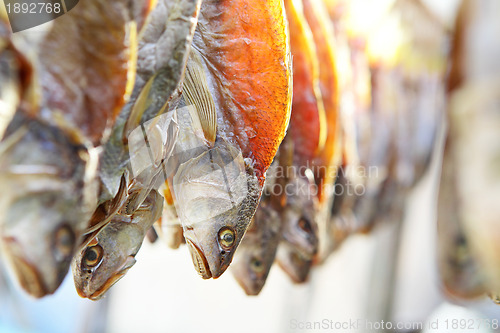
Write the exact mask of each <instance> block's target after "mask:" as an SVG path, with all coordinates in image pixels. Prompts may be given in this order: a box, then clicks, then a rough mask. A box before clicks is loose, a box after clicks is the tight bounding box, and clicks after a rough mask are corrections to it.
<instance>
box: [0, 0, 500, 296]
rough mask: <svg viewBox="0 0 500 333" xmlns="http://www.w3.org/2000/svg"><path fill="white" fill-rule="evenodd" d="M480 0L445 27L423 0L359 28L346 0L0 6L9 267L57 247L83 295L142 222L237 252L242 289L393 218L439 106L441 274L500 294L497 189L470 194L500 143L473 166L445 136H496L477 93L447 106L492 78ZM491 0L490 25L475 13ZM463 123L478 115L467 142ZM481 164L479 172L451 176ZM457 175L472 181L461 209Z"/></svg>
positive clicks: (209, 260)
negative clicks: (20, 12) (48, 12)
mask: <svg viewBox="0 0 500 333" xmlns="http://www.w3.org/2000/svg"><path fill="white" fill-rule="evenodd" d="M357 2H358V5H359V3H363V1H357ZM493 2H494V1H487V0H482V1H480V2H479V3H481V5H482V6H484V8H483V7H481V5H478V4H477V3H474V2H473V1H464V3H465V4H464V6H467V5H468V6H473V5H471V3H474V5H476V6H478V8H479V9H477V11H475V12H474V13H475V14H474V15H476V17H473V19H471V18H470V17H469V16H471V15H472V14H470V13H469V12H467V13H469V14H463V15H461V17H462V18H461V19H459V20H458V21H457V27H456V29H455V30H454V31H452V32H451V33H450V31H449V30H448V29H447V27H445V26H444V25H443V24H442V23H441V22H440V21H439V19H437V18H435V17H433V16H432V14H430V12H429V10H428V9H427V8H426V7H425V6H424V5H423V4H422V3H421V2H420V1H419V0H396V1H395V2H394V3H393V4H392V6H391V7H390V8H388V10H387V12H386V13H385V14H384V16H383V18H382V20H381V22H379V23H377V24H376V25H375V28H373V29H368V30H367V29H365V30H360V29H356V28H357V26H356V24H354V23H353V22H356V21H363V19H362V18H359V17H357V18H356V14H357V13H358V15H361V14H360V13H361V11H359V12H356V10H355V7H356V6H354V5H353V4H352V3H349V2H348V1H342V0H323V1H318V0H268V1H249V0H223V1H220V0H203V1H202V0H174V1H172V0H158V1H146V0H143V1H141V0H134V1H114V2H100V1H97V0H87V1H85V2H81V3H79V4H78V5H77V6H76V7H75V8H74V9H72V10H71V11H70V12H68V13H67V14H66V15H64V16H62V17H60V18H58V19H56V20H54V21H53V22H52V23H51V25H50V27H49V28H48V29H47V31H45V32H44V33H43V34H40V36H38V40H37V41H36V43H28V42H27V41H26V40H25V39H27V38H28V37H25V36H22V33H21V34H20V37H19V38H17V39H16V38H14V36H13V34H12V33H11V32H10V31H9V27H8V23H7V19H6V17H5V15H4V14H2V16H1V17H0V18H1V22H0V23H2V25H0V39H1V43H0V75H1V77H0V86H1V89H0V108H1V109H0V138H1V142H0V184H1V185H0V186H1V188H2V189H3V191H2V192H3V193H2V196H1V197H0V208H1V209H0V249H1V250H0V252H2V255H3V258H5V260H6V261H7V262H8V264H9V268H10V271H11V272H12V275H13V276H14V278H15V279H16V280H17V281H18V282H19V284H20V286H21V287H22V288H23V289H25V290H26V291H27V292H28V293H29V294H31V295H33V296H35V297H43V296H45V295H47V294H51V293H54V292H55V291H56V290H57V288H58V287H59V285H60V284H61V282H62V280H63V279H64V277H65V275H66V274H67V272H68V269H69V267H70V266H71V267H72V273H73V276H74V281H75V286H76V289H77V292H78V294H79V295H80V296H82V297H86V298H90V299H92V300H97V299H99V298H101V297H102V296H103V295H104V294H105V293H106V291H108V290H109V288H110V287H111V286H112V285H113V284H114V283H116V282H117V281H118V280H119V279H121V278H122V277H123V276H124V275H125V274H126V273H127V271H128V270H129V269H130V268H131V267H132V266H133V265H134V263H135V256H136V254H137V253H138V251H139V250H140V248H141V245H142V243H143V242H144V241H145V239H146V238H147V236H148V235H151V234H157V235H158V236H159V241H160V242H164V243H165V244H166V245H167V246H169V247H171V248H174V249H175V248H178V247H179V246H187V247H188V249H189V252H190V254H191V257H192V261H193V264H194V267H195V270H196V271H197V272H198V274H199V275H200V276H201V277H202V278H204V279H209V278H218V277H219V276H221V275H222V274H223V273H224V272H225V271H226V270H227V269H228V267H229V266H230V265H231V268H230V270H231V271H232V273H233V275H234V277H235V278H236V280H237V281H238V282H239V284H240V285H241V286H242V288H243V289H244V291H245V292H246V293H247V294H249V295H256V294H258V293H259V292H260V291H261V290H262V288H263V286H264V284H265V281H266V279H267V276H268V274H269V271H270V269H271V267H272V266H273V264H274V263H275V262H277V263H278V265H279V266H280V267H281V268H282V269H283V270H284V271H285V272H286V273H287V274H288V275H289V276H290V278H291V279H292V281H294V282H296V283H302V282H305V281H307V279H308V276H309V274H310V272H311V270H312V269H314V266H316V265H321V264H322V263H323V262H325V261H326V260H327V258H329V257H330V255H331V254H332V253H333V252H334V250H335V249H337V248H338V247H339V246H340V245H341V243H342V242H343V241H344V240H345V239H346V238H347V237H348V236H349V235H352V234H355V233H359V232H369V231H370V230H371V229H372V228H373V227H374V226H376V225H378V224H379V223H382V222H385V221H387V222H391V223H400V222H401V219H402V217H403V212H404V204H405V198H406V196H407V194H408V192H409V191H410V190H411V188H412V187H413V186H414V185H415V184H417V183H418V181H419V180H420V179H421V178H422V177H423V175H424V174H425V172H426V170H427V167H428V165H429V163H430V160H431V156H432V154H433V152H434V150H435V147H436V142H437V137H438V130H439V129H440V128H441V126H442V121H443V114H444V110H445V106H446V105H447V107H448V110H449V111H450V112H449V114H450V116H449V117H448V118H449V119H448V121H449V134H448V136H449V137H448V140H447V145H446V150H445V159H444V167H443V177H442V182H443V185H442V190H441V193H440V218H439V231H440V234H439V237H440V240H439V244H440V246H439V249H440V260H441V263H440V268H441V270H442V277H443V282H444V285H445V286H446V289H447V290H449V291H452V293H454V294H456V295H459V296H461V297H466V296H467V297H469V296H477V295H479V294H483V293H485V292H489V293H490V294H492V295H496V292H497V291H498V290H500V289H499V288H498V286H497V285H496V281H498V279H496V275H495V274H497V272H496V270H495V269H494V268H496V267H495V265H493V264H492V263H491V262H492V261H493V262H494V261H495V260H496V259H495V255H494V253H495V250H494V249H495V246H496V245H495V243H494V233H492V232H491V230H494V229H492V223H493V222H492V220H491V217H494V214H493V212H494V211H495V210H494V206H491V208H490V207H489V206H485V207H483V205H487V204H490V203H491V204H493V199H494V194H493V191H494V188H493V189H491V191H492V193H491V196H490V200H489V201H483V200H482V199H483V197H484V194H482V192H481V193H479V192H480V189H481V188H482V187H486V184H487V181H488V180H489V179H490V178H488V175H489V173H488V172H489V171H488V170H483V169H481V168H487V167H489V166H490V165H489V164H488V161H489V159H491V158H494V157H495V154H494V145H491V143H490V145H489V146H488V148H491V151H488V152H486V153H485V154H486V155H485V156H477V157H476V159H474V161H475V163H477V164H473V163H469V162H470V161H469V160H470V159H468V158H467V157H465V156H461V155H460V154H463V153H464V152H465V150H462V148H459V149H457V148H456V147H457V145H458V146H459V147H462V146H464V147H465V146H468V145H470V144H477V145H478V146H477V148H476V149H472V147H470V148H467V149H468V150H469V149H470V151H471V152H474V153H475V154H480V152H481V153H482V152H483V150H482V149H484V146H485V145H481V143H483V144H484V143H485V141H487V140H489V139H490V137H491V138H494V135H495V131H494V126H495V123H494V121H493V120H492V119H491V117H493V116H494V115H493V114H492V113H487V112H486V111H485V112H484V113H485V115H484V119H479V118H478V119H475V121H477V123H474V122H472V121H467V122H463V121H460V120H459V119H461V118H460V117H462V118H463V119H464V120H465V118H464V117H465V115H466V114H467V112H469V113H470V108H471V107H472V106H473V104H470V103H473V102H476V103H478V105H479V103H480V102H484V103H486V102H487V101H490V102H491V101H492V99H493V98H494V96H495V95H493V91H490V89H491V90H493V87H494V83H495V82H494V80H495V79H496V78H495V77H494V75H495V71H494V70H483V69H484V68H486V67H487V66H493V68H494V65H495V62H494V56H493V55H489V54H488V52H490V49H489V47H490V44H491V43H490V41H489V40H488V39H487V38H486V37H485V40H482V39H479V40H480V41H482V42H483V44H472V43H470V42H471V41H474V42H476V41H477V40H476V38H475V36H483V35H484V36H488V37H491V35H490V34H489V33H485V32H481V30H477V29H494V28H495V27H496V26H495V25H494V19H495V14H496V13H498V11H496V12H495V11H493V10H491V9H492V8H490V7H492V6H493V7H494V8H493V9H496V7H495V6H497V5H494V4H493ZM366 5H368V3H366ZM488 6H489V7H488ZM358 9H359V8H358ZM464 12H465V11H464ZM235 13H238V15H235ZM467 15H469V16H467ZM485 18H489V19H490V21H487V22H490V23H491V24H492V27H489V26H488V27H485V26H480V27H476V25H478V23H477V22H480V21H481V20H484V19H485ZM474 19H475V21H474ZM474 22H476V23H474ZM474 24H476V25H474ZM484 24H485V23H484ZM474 29H476V30H474ZM469 30H471V31H472V32H468V31H469ZM454 32H456V33H454ZM471 34H472V36H473V37H470V35H471ZM450 37H452V38H453V37H454V38H455V39H454V42H455V46H454V49H453V52H452V53H451V54H448V51H447V48H446V45H447V43H449V41H450V40H451V38H450ZM467 38H470V39H471V41H468V40H467ZM485 43H488V46H485V45H486V44H485ZM493 44H494V43H493ZM28 45H29V46H28ZM68 45H71V47H68ZM469 54H470V55H469ZM466 55H467V56H466ZM468 57H470V58H468ZM481 57H484V59H483V58H481ZM450 64H453V67H452V70H451V72H450V74H449V75H447V67H448V66H449V65H450ZM478 65H481V66H483V67H481V66H480V68H477V67H474V66H478ZM476 72H477V73H479V74H475V73H476ZM469 77H470V78H469ZM477 77H480V78H481V80H483V81H484V82H483V81H475V80H477ZM447 79H448V82H449V83H448V89H447V90H448V95H446V94H445V86H446V84H445V82H446V80H447ZM468 81H471V83H468ZM478 82H481V84H478ZM483 83H484V87H486V88H484V89H483V88H482V87H483ZM469 85H470V88H467V89H465V88H463V87H462V86H464V87H468V86H469ZM462 90H466V91H470V92H467V93H463V92H461V91H462ZM483 90H484V91H483ZM454 91H457V92H460V93H455V92H454ZM490 92H491V95H490ZM464 94H477V95H478V96H482V94H485V95H486V96H485V97H484V100H483V99H479V97H478V98H468V97H467V98H464V97H460V96H462V95H464ZM455 95H456V96H459V97H454V96H455ZM456 100H457V101H458V102H456ZM447 101H448V103H446V102H447ZM465 105H468V106H470V108H469V109H466V108H465ZM481 105H483V104H481ZM484 105H488V106H489V105H490V104H484ZM493 107H494V105H493V104H491V108H493ZM455 110H457V111H455ZM460 110H462V111H460ZM455 114H456V116H455ZM472 116H474V117H477V115H476V114H472V113H471V115H470V116H468V117H469V118H470V117H472ZM469 118H468V119H469ZM481 121H482V122H481ZM480 122H481V123H480ZM465 124H467V125H468V126H467V128H463V126H464V125H465ZM473 124H475V126H483V125H484V126H486V125H487V126H489V128H490V129H491V131H489V132H488V131H486V130H484V131H482V135H484V137H483V138H482V140H483V141H481V143H480V141H479V140H477V138H476V137H474V139H472V138H468V137H467V135H472V133H471V128H470V127H469V126H473ZM460 126H462V127H460ZM465 130H467V131H465ZM476 131H477V132H481V131H480V130H479V129H478V130H476ZM473 133H474V134H475V133H476V132H473ZM466 138H468V140H466V141H463V140H465V139H466ZM462 141H463V142H462ZM458 142H461V143H458ZM488 142H489V141H488ZM455 159H462V160H467V161H466V162H463V163H462V162H459V161H458V160H455ZM480 161H481V162H482V163H480ZM493 162H494V161H493ZM493 162H491V163H493ZM493 165H494V164H493ZM462 169H463V170H462ZM478 170H483V171H481V172H482V175H483V177H484V178H485V179H484V180H482V182H475V183H473V182H470V183H468V182H466V181H465V180H468V179H476V180H477V178H474V177H472V176H471V175H469V176H466V175H468V174H462V172H464V171H467V172H475V173H476V172H478ZM493 176H494V175H493ZM464 179H465V180H464ZM461 186H464V187H463V189H462V190H460V189H459V188H458V187H461ZM469 188H470V189H469ZM446 191H448V192H446ZM461 191H462V192H461ZM471 193H473V194H471ZM474 193H475V194H474ZM462 195H463V196H467V197H468V198H469V197H471V196H472V198H476V199H477V201H474V200H467V204H470V205H468V206H463V207H461V209H463V211H464V215H460V214H459V213H460V211H458V210H457V209H456V200H458V199H460V200H463V199H462V197H461V196H462ZM457 196H460V197H457ZM479 198H481V199H479ZM482 209H485V210H484V211H483V213H487V214H489V215H487V216H486V217H485V218H484V219H483V220H482V221H481V222H476V219H481V216H482V215H481V214H479V213H478V210H480V211H481V210H482ZM450 210H451V212H450ZM441 211H442V212H443V213H442V214H441ZM468 214H471V215H468ZM468 219H470V220H471V221H474V222H471V221H469V220H468ZM466 220H467V221H466ZM481 223H482V224H481ZM476 225H479V226H478V227H476ZM153 238H154V237H153ZM183 244H185V245H183ZM486 245H488V246H486ZM469 251H470V252H469ZM469 253H470V254H469ZM464 256H465V257H464ZM233 258H234V262H233V263H232V264H231V262H232V261H233Z"/></svg>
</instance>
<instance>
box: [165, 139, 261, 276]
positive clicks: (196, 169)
mask: <svg viewBox="0 0 500 333" xmlns="http://www.w3.org/2000/svg"><path fill="white" fill-rule="evenodd" d="M170 187H171V188H172V189H173V192H174V195H175V203H176V210H177V213H178V216H179V219H180V221H181V224H182V227H183V230H184V238H185V239H186V244H187V246H188V249H189V251H190V253H191V257H192V259H193V263H194V266H195V269H196V270H197V272H198V273H199V274H200V275H201V277H202V278H204V279H209V278H218V277H219V276H220V275H222V273H224V272H225V270H226V269H227V267H229V264H230V263H231V261H232V258H233V255H234V253H235V250H236V248H237V247H238V245H239V243H240V241H241V239H242V237H243V235H244V233H245V231H246V229H247V227H248V225H249V224H250V222H251V219H252V217H253V214H254V213H255V210H256V208H257V205H258V199H259V196H260V186H259V183H258V180H257V177H256V176H255V174H254V172H253V170H251V167H250V166H249V165H248V164H247V162H246V161H244V160H243V157H242V155H241V151H238V150H237V149H236V148H233V147H232V146H231V145H229V144H225V143H224V142H216V146H215V147H214V148H212V149H209V150H208V151H206V152H204V153H202V154H200V155H199V156H198V157H196V158H192V159H190V160H189V161H187V162H185V163H183V164H181V165H180V167H179V169H178V171H177V173H176V174H175V176H174V178H173V184H172V186H170Z"/></svg>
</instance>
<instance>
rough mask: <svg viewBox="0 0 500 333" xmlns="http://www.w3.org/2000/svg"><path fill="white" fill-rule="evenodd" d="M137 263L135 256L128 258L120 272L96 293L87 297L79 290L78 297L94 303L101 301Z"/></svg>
mask: <svg viewBox="0 0 500 333" xmlns="http://www.w3.org/2000/svg"><path fill="white" fill-rule="evenodd" d="M135 263H136V260H135V258H134V257H133V256H128V257H127V259H126V260H125V263H124V264H123V265H122V267H120V270H119V271H118V272H117V273H116V274H114V275H113V276H111V277H110V278H109V279H107V280H106V282H104V283H103V285H102V286H101V287H100V288H99V289H97V290H96V291H94V292H93V293H92V294H90V295H87V294H85V293H84V292H83V290H77V292H78V295H80V297H83V298H88V299H90V300H92V301H98V300H100V299H101V298H102V297H103V296H104V294H105V293H106V292H107V291H108V290H109V288H111V287H112V286H113V285H114V284H115V283H117V282H118V281H119V280H120V279H121V278H122V277H124V276H125V274H127V272H128V270H129V269H130V268H132V266H134V264H135Z"/></svg>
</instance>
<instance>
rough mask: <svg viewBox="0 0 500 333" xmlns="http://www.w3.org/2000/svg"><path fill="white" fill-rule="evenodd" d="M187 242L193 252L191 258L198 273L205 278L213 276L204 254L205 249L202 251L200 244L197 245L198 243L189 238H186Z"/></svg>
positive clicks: (190, 251)
mask: <svg viewBox="0 0 500 333" xmlns="http://www.w3.org/2000/svg"><path fill="white" fill-rule="evenodd" d="M186 244H187V246H188V248H189V253H191V258H192V259H193V264H194V268H195V269H196V271H197V272H198V274H199V275H200V276H201V277H202V278H203V279H210V278H211V277H212V272H211V271H210V266H209V264H208V261H207V258H206V257H205V255H204V254H203V251H201V250H200V249H199V248H198V246H196V244H195V243H193V242H192V241H191V240H190V239H188V238H186Z"/></svg>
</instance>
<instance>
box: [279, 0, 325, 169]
mask: <svg viewBox="0 0 500 333" xmlns="http://www.w3.org/2000/svg"><path fill="white" fill-rule="evenodd" d="M285 8H286V14H287V18H288V24H289V29H290V47H291V49H292V56H293V90H294V94H293V100H292V116H291V119H290V129H289V131H290V134H291V136H292V138H293V140H294V143H295V155H296V158H297V160H296V163H295V164H296V165H297V164H298V165H302V166H305V165H307V166H311V164H312V162H313V159H314V158H315V157H316V156H317V154H318V153H319V152H320V151H321V149H322V147H323V146H324V135H325V134H326V133H325V124H324V116H325V115H324V108H323V102H322V98H321V91H320V89H319V66H318V59H317V55H316V50H315V46H314V41H313V39H312V33H311V30H310V28H309V26H308V25H307V22H306V19H305V17H304V13H303V12H302V9H301V8H300V7H298V6H297V1H293V0H285Z"/></svg>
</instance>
